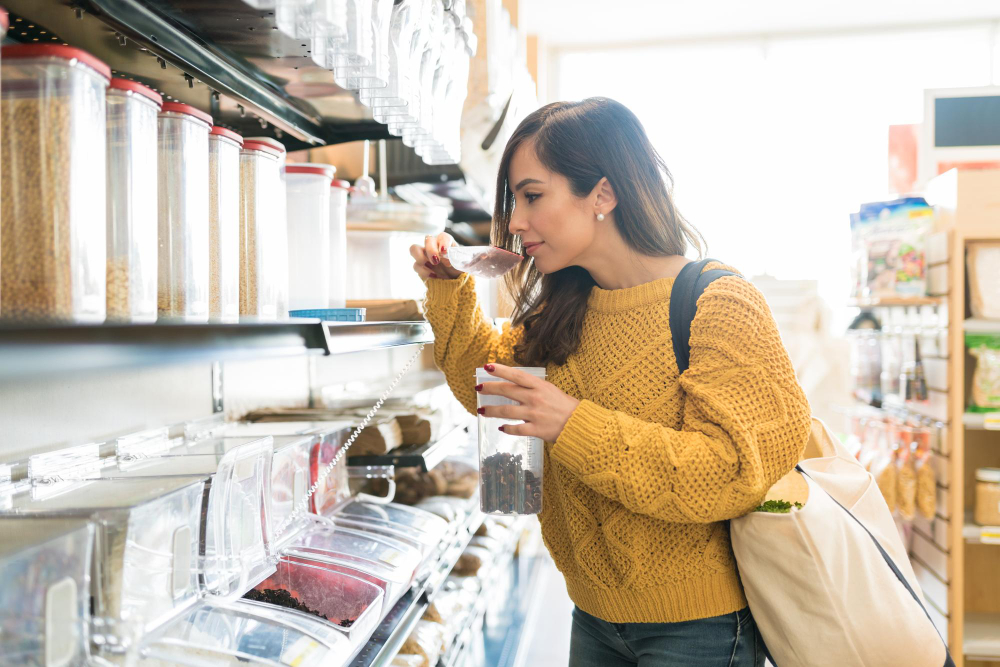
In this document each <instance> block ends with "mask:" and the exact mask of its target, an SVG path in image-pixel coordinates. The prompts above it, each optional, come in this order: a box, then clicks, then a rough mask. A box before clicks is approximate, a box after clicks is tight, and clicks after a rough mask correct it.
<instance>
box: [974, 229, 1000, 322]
mask: <svg viewBox="0 0 1000 667" xmlns="http://www.w3.org/2000/svg"><path fill="white" fill-rule="evenodd" d="M967 261H968V264H969V307H970V309H971V310H972V316H973V317H981V318H985V319H990V320H1000V243H995V242H994V243H986V242H980V243H970V244H969V249H968V259H967Z"/></svg>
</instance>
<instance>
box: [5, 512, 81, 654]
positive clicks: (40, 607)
mask: <svg viewBox="0 0 1000 667" xmlns="http://www.w3.org/2000/svg"><path fill="white" fill-rule="evenodd" d="M0 535H3V540H2V541H0V579H2V581H3V588H2V589H0V628H2V631H0V656H3V662H4V663H5V664H11V665H82V664H86V662H87V655H88V650H89V649H88V646H87V645H88V636H89V627H88V626H89V623H90V559H91V557H92V553H93V548H94V532H93V526H92V525H91V524H90V523H89V521H88V520H87V519H32V518H28V517H3V518H0Z"/></svg>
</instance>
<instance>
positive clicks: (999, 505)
mask: <svg viewBox="0 0 1000 667" xmlns="http://www.w3.org/2000/svg"><path fill="white" fill-rule="evenodd" d="M974 518H975V521H976V523H978V524H979V525H980V526H1000V468H979V469H978V470H976V508H975V517H974Z"/></svg>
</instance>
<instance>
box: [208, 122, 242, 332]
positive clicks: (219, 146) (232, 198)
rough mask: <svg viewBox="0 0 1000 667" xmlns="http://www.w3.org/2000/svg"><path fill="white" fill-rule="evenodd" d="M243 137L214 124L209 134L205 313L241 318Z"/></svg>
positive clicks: (228, 319) (213, 316) (225, 318)
mask: <svg viewBox="0 0 1000 667" xmlns="http://www.w3.org/2000/svg"><path fill="white" fill-rule="evenodd" d="M242 147H243V137H241V136H240V135H238V134H236V133H235V132H232V131H230V130H227V129H226V128H224V127H218V126H216V127H213V128H212V130H211V132H210V134H209V137H208V267H209V271H208V284H209V296H208V314H209V317H210V318H211V319H214V320H220V321H222V322H238V321H239V319H240V149H241V148H242Z"/></svg>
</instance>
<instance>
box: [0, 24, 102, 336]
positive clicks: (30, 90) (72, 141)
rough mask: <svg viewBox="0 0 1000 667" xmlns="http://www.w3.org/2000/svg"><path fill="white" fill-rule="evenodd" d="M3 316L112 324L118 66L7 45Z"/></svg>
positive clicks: (0, 93)
mask: <svg viewBox="0 0 1000 667" xmlns="http://www.w3.org/2000/svg"><path fill="white" fill-rule="evenodd" d="M3 63H4V65H3V79H2V81H0V97H2V103H0V114H2V118H3V127H4V129H5V131H4V132H3V133H2V136H0V139H2V144H3V145H2V153H3V155H2V160H0V161H2V163H3V169H2V172H0V178H2V183H0V189H2V190H3V197H2V199H0V203H2V208H3V210H2V212H0V225H2V227H0V239H2V241H3V244H2V246H0V255H2V256H0V315H2V316H3V317H4V318H5V319H16V320H59V321H65V322H86V323H99V322H103V321H104V318H105V303H106V297H105V278H106V238H107V230H106V227H107V219H106V201H107V200H106V198H107V189H106V178H107V174H106V171H105V160H106V155H107V147H106V145H105V143H106V114H105V108H106V104H105V91H106V89H107V87H108V82H109V80H110V79H111V70H110V68H109V67H108V66H107V65H105V64H104V63H103V62H101V61H100V60H98V59H97V58H94V57H93V56H92V55H90V54H89V53H87V52H86V51H82V50H80V49H75V48H72V47H68V46H60V45H57V44H51V45H50V44H30V43H29V44H15V45H10V46H5V47H3Z"/></svg>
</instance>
